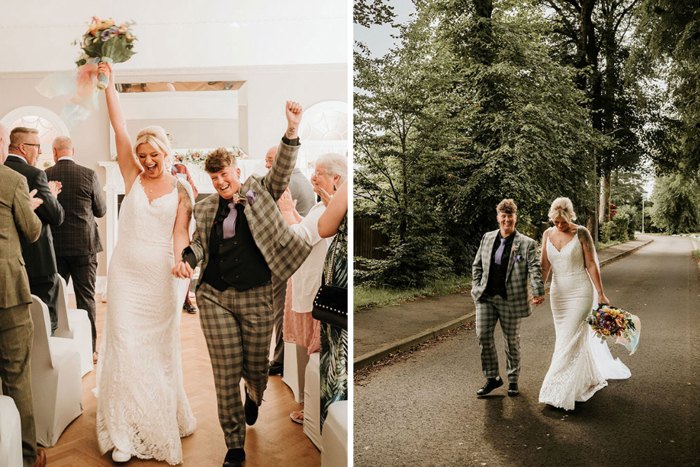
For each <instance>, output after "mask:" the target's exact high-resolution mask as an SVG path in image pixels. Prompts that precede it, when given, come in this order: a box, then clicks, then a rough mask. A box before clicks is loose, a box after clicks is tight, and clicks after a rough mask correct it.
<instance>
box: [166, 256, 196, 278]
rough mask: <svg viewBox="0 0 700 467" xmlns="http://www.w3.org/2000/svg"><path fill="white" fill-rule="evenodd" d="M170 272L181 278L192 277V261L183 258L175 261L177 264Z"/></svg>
mask: <svg viewBox="0 0 700 467" xmlns="http://www.w3.org/2000/svg"><path fill="white" fill-rule="evenodd" d="M170 272H171V273H172V275H173V276H175V277H177V278H179V279H192V276H194V269H192V266H190V263H188V262H187V261H183V260H180V261H179V262H177V263H175V266H173V269H172V270H171V271H170Z"/></svg>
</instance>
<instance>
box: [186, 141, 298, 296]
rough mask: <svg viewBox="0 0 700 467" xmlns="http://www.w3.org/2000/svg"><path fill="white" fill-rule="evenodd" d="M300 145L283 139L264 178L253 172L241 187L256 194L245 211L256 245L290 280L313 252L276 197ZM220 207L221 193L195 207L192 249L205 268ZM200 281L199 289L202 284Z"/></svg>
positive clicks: (274, 270)
mask: <svg viewBox="0 0 700 467" xmlns="http://www.w3.org/2000/svg"><path fill="white" fill-rule="evenodd" d="M298 151H299V146H289V145H287V144H285V143H284V142H280V145H279V149H278V150H277V157H275V160H274V162H273V163H272V168H271V169H270V170H269V171H268V172H267V174H266V175H265V176H264V177H261V176H259V175H251V176H250V177H248V179H247V180H246V181H245V182H244V183H243V185H242V186H241V190H240V193H241V195H245V194H246V193H248V191H252V192H253V193H254V194H255V202H253V203H252V204H251V203H246V204H245V207H244V212H245V216H246V220H247V221H248V225H249V227H250V232H251V234H252V235H253V239H254V240H255V244H256V245H257V246H258V248H259V249H260V252H261V253H262V254H263V257H264V258H265V261H267V265H268V266H269V268H270V270H271V271H272V274H273V275H275V276H277V277H279V278H280V279H282V280H287V279H289V278H290V277H291V276H292V274H294V272H295V271H296V270H297V269H299V266H301V264H302V263H303V262H304V260H305V259H306V257H307V256H309V253H310V252H311V245H309V244H308V243H306V241H305V240H304V239H303V238H301V237H300V236H299V235H297V234H296V233H294V231H293V230H292V229H291V228H290V227H289V225H288V224H287V222H286V221H285V220H284V218H283V217H282V214H281V213H280V211H279V209H277V200H278V199H279V198H280V196H282V193H284V190H286V189H287V185H289V179H290V177H291V175H292V170H294V165H295V164H296V160H297V152H298ZM218 208H219V195H218V193H214V194H213V195H211V196H209V197H208V198H206V199H204V200H203V201H202V202H200V203H197V205H195V207H194V217H195V219H196V220H197V230H196V231H195V233H194V236H193V238H192V242H191V244H190V248H191V249H192V251H193V252H194V254H195V256H196V258H197V263H199V262H200V261H201V262H202V266H201V269H202V271H205V270H206V269H207V264H208V263H209V234H210V233H211V228H212V225H213V224H214V219H215V217H216V211H217V210H218ZM201 283H202V282H201V281H200V282H199V283H198V284H197V288H199V286H200V285H201Z"/></svg>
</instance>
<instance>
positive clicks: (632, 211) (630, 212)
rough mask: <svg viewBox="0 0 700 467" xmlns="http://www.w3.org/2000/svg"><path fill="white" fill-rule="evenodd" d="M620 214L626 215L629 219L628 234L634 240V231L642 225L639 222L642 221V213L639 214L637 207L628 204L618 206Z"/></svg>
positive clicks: (621, 215)
mask: <svg viewBox="0 0 700 467" xmlns="http://www.w3.org/2000/svg"><path fill="white" fill-rule="evenodd" d="M618 216H619V217H626V218H627V219H628V220H629V223H628V225H627V236H628V238H629V239H630V240H634V232H635V231H636V230H637V228H641V225H640V224H639V222H641V215H640V214H639V212H638V210H637V208H636V207H635V206H630V205H628V204H626V205H624V206H622V207H620V208H618ZM616 220H617V218H616Z"/></svg>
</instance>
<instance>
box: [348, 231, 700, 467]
mask: <svg viewBox="0 0 700 467" xmlns="http://www.w3.org/2000/svg"><path fill="white" fill-rule="evenodd" d="M691 251H692V244H691V241H690V240H689V239H687V238H679V237H656V239H655V241H654V242H653V243H652V244H650V245H648V246H646V247H644V248H643V249H641V250H640V251H638V252H637V253H634V254H633V255H631V256H629V257H628V258H625V259H622V260H620V261H618V262H616V263H614V264H611V265H609V266H606V267H605V268H604V269H603V272H602V274H603V283H604V286H605V291H606V295H607V296H608V298H610V300H611V301H612V302H613V304H614V305H618V306H622V307H624V308H626V309H628V310H629V311H632V312H633V313H635V314H637V315H638V316H639V317H640V318H641V320H642V338H641V343H640V348H639V349H638V350H637V352H636V353H635V354H634V355H632V356H629V355H627V352H626V350H625V349H624V347H622V346H619V345H616V346H615V347H614V348H613V349H612V350H613V355H615V356H619V357H620V358H621V359H622V360H623V361H624V362H625V363H626V364H627V365H628V366H629V367H630V369H631V371H632V378H631V379H629V380H625V381H611V382H610V385H609V386H608V387H606V388H604V389H602V390H601V391H600V392H598V393H597V394H596V395H595V396H593V398H592V399H591V400H589V401H588V402H586V403H582V404H581V403H580V404H577V407H576V409H575V410H574V411H570V412H564V411H561V410H557V409H551V408H548V407H546V406H545V405H543V404H540V403H539V402H538V395H539V389H540V385H541V383H542V380H543V379H544V376H545V374H546V372H547V369H548V366H549V363H550V358H551V355H552V352H553V350H554V325H553V322H552V316H551V311H550V309H549V306H548V302H546V303H545V305H543V306H540V307H539V308H538V309H537V310H536V311H535V313H534V314H533V316H531V317H529V318H527V319H525V320H524V321H523V326H522V332H521V335H522V338H521V342H522V368H523V370H522V374H521V377H520V387H521V395H520V396H519V397H516V398H510V397H507V396H505V391H504V390H503V389H499V390H497V391H495V392H494V393H493V394H494V395H493V396H491V397H488V398H484V399H477V397H476V396H475V391H476V390H477V389H478V388H479V387H480V386H481V385H482V384H483V382H484V379H483V377H482V375H481V371H480V361H479V354H478V345H477V342H476V336H475V334H474V331H473V330H464V331H460V332H458V333H456V334H455V335H454V336H453V337H451V338H448V339H446V340H443V341H442V342H440V343H438V344H436V345H434V346H432V347H428V348H426V349H424V350H423V351H421V352H418V353H417V355H416V354H414V355H415V356H414V357H411V358H409V359H408V360H406V361H402V362H397V363H395V364H393V365H388V366H385V367H384V368H382V369H381V370H379V371H377V372H376V373H375V374H374V375H373V376H372V377H371V378H370V379H369V381H367V382H365V383H364V385H359V384H355V386H354V400H355V415H354V419H355V422H354V423H355V424H354V440H355V441H354V465H355V466H358V467H360V466H372V467H380V466H392V467H395V466H404V465H405V466H408V465H410V466H414V465H420V466H452V465H454V466H567V467H568V466H596V467H597V466H647V465H649V466H676V465H681V466H683V465H690V466H692V465H699V466H700V286H699V281H698V269H697V267H696V265H695V262H694V261H693V260H692V254H691ZM496 339H497V343H498V344H499V345H498V348H499V358H500V359H501V361H502V362H503V359H504V354H503V346H502V342H501V337H500V330H497V336H496ZM503 366H504V365H503ZM502 376H505V371H504V370H502Z"/></svg>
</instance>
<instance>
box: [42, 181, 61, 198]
mask: <svg viewBox="0 0 700 467" xmlns="http://www.w3.org/2000/svg"><path fill="white" fill-rule="evenodd" d="M61 188H63V184H62V183H61V182H58V181H50V182H49V191H50V192H51V194H52V195H53V197H54V198H58V194H59V193H60V192H61ZM35 191H36V190H35Z"/></svg>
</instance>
